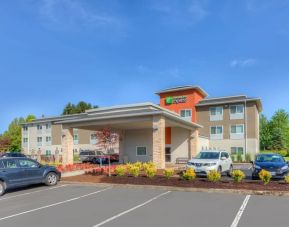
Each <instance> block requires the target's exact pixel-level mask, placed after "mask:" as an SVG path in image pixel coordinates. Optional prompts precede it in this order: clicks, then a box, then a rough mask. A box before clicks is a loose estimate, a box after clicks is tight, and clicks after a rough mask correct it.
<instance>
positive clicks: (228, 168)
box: [186, 150, 233, 176]
mask: <svg viewBox="0 0 289 227" xmlns="http://www.w3.org/2000/svg"><path fill="white" fill-rule="evenodd" d="M186 167H187V168H193V169H194V170H195V173H196V174H197V175H207V174H208V173H209V172H210V171H212V170H216V171H218V172H219V173H221V174H222V173H227V175H228V176H230V175H231V173H232V171H233V164H232V159H231V157H230V155H229V154H228V152H226V151H219V150H204V151H201V152H200V153H199V154H198V155H197V156H196V157H195V158H193V159H191V160H190V161H189V162H188V164H187V166H186Z"/></svg>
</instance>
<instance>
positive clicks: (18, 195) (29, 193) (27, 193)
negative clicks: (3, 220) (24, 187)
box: [0, 184, 67, 201]
mask: <svg viewBox="0 0 289 227" xmlns="http://www.w3.org/2000/svg"><path fill="white" fill-rule="evenodd" d="M66 186H67V184H64V185H60V186H56V187H51V188H46V189H42V190H37V191H32V192H26V193H21V194H17V195H12V196H9V197H4V198H1V199H0V201H1V200H6V199H12V198H15V197H20V196H24V195H31V194H33V193H38V192H43V191H48V190H53V189H57V188H62V187H66Z"/></svg>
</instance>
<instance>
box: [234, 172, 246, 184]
mask: <svg viewBox="0 0 289 227" xmlns="http://www.w3.org/2000/svg"><path fill="white" fill-rule="evenodd" d="M232 177H233V179H234V181H235V182H236V183H240V182H241V181H242V180H243V179H244V178H245V177H246V175H245V173H244V172H243V171H241V170H233V172H232Z"/></svg>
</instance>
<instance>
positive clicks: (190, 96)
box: [160, 89, 204, 122]
mask: <svg viewBox="0 0 289 227" xmlns="http://www.w3.org/2000/svg"><path fill="white" fill-rule="evenodd" d="M168 96H186V102H185V103H178V104H166V97H168ZM203 98H204V97H203V96H202V95H201V94H200V93H199V92H198V91H197V90H195V89H188V90H183V91H175V92H168V93H162V94H160V106H161V107H164V108H166V109H168V110H171V111H173V112H176V113H178V114H180V110H183V109H190V110H192V121H193V122H196V121H197V113H196V107H195V105H196V104H197V103H198V102H199V101H200V100H202V99H203Z"/></svg>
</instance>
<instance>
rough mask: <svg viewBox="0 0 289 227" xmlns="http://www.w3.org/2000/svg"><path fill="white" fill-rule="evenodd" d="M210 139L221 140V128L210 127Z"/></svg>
mask: <svg viewBox="0 0 289 227" xmlns="http://www.w3.org/2000/svg"><path fill="white" fill-rule="evenodd" d="M210 138H211V139H213V140H219V139H223V126H212V127H211V132H210Z"/></svg>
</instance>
